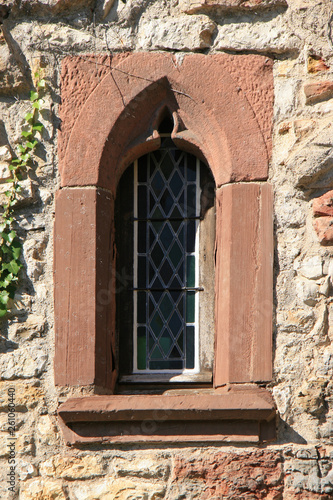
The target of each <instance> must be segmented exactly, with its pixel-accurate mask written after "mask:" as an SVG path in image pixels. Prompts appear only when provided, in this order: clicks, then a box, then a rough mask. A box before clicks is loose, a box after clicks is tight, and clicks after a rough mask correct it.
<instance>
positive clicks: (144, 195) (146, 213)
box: [135, 138, 199, 371]
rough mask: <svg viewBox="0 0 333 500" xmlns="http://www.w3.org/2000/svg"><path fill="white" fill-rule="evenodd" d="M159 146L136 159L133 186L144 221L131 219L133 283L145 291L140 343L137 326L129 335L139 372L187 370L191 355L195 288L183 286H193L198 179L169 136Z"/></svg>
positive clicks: (140, 303) (191, 158) (140, 298)
mask: <svg viewBox="0 0 333 500" xmlns="http://www.w3.org/2000/svg"><path fill="white" fill-rule="evenodd" d="M163 144H164V147H163V148H161V149H160V150H159V151H158V152H157V151H155V152H154V153H151V154H150V155H146V157H144V158H146V160H145V161H143V160H142V161H141V162H140V164H139V170H140V171H139V172H138V181H139V183H138V185H137V186H136V189H137V193H138V194H137V200H138V207H137V212H138V213H139V218H140V219H146V221H138V222H135V224H137V225H138V230H137V235H138V242H137V243H136V246H135V252H138V254H139V255H137V257H136V259H137V260H136V262H137V269H136V273H137V283H138V288H143V289H144V290H145V291H143V290H142V291H139V292H138V298H137V323H138V328H141V327H142V328H143V325H145V327H146V329H145V330H144V332H145V341H144V342H143V340H142V338H141V339H140V342H139V330H138V331H137V333H135V335H137V336H138V338H137V345H138V349H139V348H140V349H141V351H140V356H142V352H145V362H143V360H141V361H140V363H141V364H140V366H141V367H142V366H145V368H140V367H139V352H138V358H137V359H138V369H139V370H142V369H145V370H148V371H155V370H177V371H182V370H184V369H185V368H187V369H193V368H194V359H195V304H196V301H195V292H189V291H186V287H190V288H193V287H194V286H195V259H196V257H195V255H196V248H195V244H196V234H195V233H196V220H195V219H194V217H195V215H196V200H197V199H198V189H199V180H198V179H197V167H196V165H197V160H196V158H195V157H194V156H192V155H188V154H187V153H184V152H181V151H179V150H177V148H176V147H175V146H174V144H173V143H172V141H171V139H169V138H166V139H165V138H163ZM143 168H145V172H146V173H142V172H141V169H143ZM147 200H149V206H148V201H147ZM185 203H186V208H185ZM188 217H190V219H188ZM191 217H192V219H191ZM189 254H191V255H189ZM147 272H148V276H147V274H146V273H147ZM146 276H147V278H148V279H147V278H146ZM146 304H147V306H148V307H146ZM188 323H191V325H188ZM186 324H187V326H186ZM140 335H141V336H142V335H143V330H140ZM139 344H140V346H141V347H139ZM189 367H191V368H189Z"/></svg>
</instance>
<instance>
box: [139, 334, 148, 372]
mask: <svg viewBox="0 0 333 500" xmlns="http://www.w3.org/2000/svg"><path fill="white" fill-rule="evenodd" d="M146 358H147V356H146V327H144V326H139V327H138V353H137V363H138V369H139V370H145V369H146Z"/></svg>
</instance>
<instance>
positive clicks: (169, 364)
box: [149, 360, 184, 370]
mask: <svg viewBox="0 0 333 500" xmlns="http://www.w3.org/2000/svg"><path fill="white" fill-rule="evenodd" d="M183 366H184V364H183V361H182V360H175V361H173V360H167V361H150V362H149V370H182V369H183Z"/></svg>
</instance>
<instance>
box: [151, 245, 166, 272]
mask: <svg viewBox="0 0 333 500" xmlns="http://www.w3.org/2000/svg"><path fill="white" fill-rule="evenodd" d="M163 257H164V252H163V250H162V249H161V247H160V245H159V244H158V243H157V242H156V244H155V246H154V249H153V250H152V252H151V260H152V261H153V263H154V264H155V266H156V268H157V269H158V268H159V266H160V264H161V262H162V259H163Z"/></svg>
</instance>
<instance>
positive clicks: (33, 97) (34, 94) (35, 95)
mask: <svg viewBox="0 0 333 500" xmlns="http://www.w3.org/2000/svg"><path fill="white" fill-rule="evenodd" d="M37 99H38V92H35V91H34V90H31V91H30V101H31V102H34V101H36V100H37Z"/></svg>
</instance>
